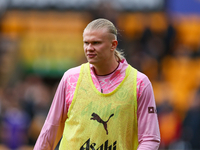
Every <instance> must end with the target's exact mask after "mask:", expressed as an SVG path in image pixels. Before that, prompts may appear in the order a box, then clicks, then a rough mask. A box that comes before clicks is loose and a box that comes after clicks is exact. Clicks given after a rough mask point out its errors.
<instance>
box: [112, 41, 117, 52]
mask: <svg viewBox="0 0 200 150" xmlns="http://www.w3.org/2000/svg"><path fill="white" fill-rule="evenodd" d="M117 45H118V41H117V40H113V41H112V47H111V50H112V51H114V50H115V49H116V48H117Z"/></svg>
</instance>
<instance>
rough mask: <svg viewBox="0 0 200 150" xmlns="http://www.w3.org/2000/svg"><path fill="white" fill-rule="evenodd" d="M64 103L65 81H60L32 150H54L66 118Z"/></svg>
mask: <svg viewBox="0 0 200 150" xmlns="http://www.w3.org/2000/svg"><path fill="white" fill-rule="evenodd" d="M66 111H67V110H66V102H65V81H64V77H63V78H62V79H61V81H60V83H59V85H58V88H57V90H56V94H55V96H54V99H53V102H52V104H51V107H50V110H49V113H48V116H47V118H46V120H45V123H44V125H43V128H42V130H41V132H40V135H39V137H38V139H37V142H36V144H35V147H34V150H52V149H55V147H56V145H57V144H58V142H59V140H60V139H61V137H62V134H63V129H64V124H65V120H66V118H67V112H66Z"/></svg>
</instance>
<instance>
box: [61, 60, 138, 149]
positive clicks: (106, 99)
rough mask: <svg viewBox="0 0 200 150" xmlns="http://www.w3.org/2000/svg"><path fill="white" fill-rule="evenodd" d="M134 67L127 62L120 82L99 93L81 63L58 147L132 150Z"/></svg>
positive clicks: (134, 139) (134, 144) (135, 133)
mask: <svg viewBox="0 0 200 150" xmlns="http://www.w3.org/2000/svg"><path fill="white" fill-rule="evenodd" d="M136 86H137V70H136V69H134V68H132V67H131V66H130V65H129V66H128V67H127V69H126V75H125V78H124V79H123V81H122V82H121V83H120V85H119V86H118V87H117V88H116V89H115V90H114V91H112V92H111V93H108V94H103V93H100V92H99V91H98V90H97V89H96V87H95V85H94V84H93V81H92V77H91V74H90V66H89V63H86V64H83V65H82V66H81V71H80V76H79V79H78V82H77V86H76V90H75V93H74V98H73V101H72V104H71V106H70V108H69V111H68V118H67V120H66V122H65V128H64V133H63V137H62V140H61V143H60V148H59V149H60V150H136V149H137V147H138V128H137V96H136Z"/></svg>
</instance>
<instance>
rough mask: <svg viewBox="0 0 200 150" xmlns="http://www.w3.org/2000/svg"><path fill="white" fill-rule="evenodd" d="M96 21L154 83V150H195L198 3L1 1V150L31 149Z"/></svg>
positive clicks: (199, 119)
mask: <svg viewBox="0 0 200 150" xmlns="http://www.w3.org/2000/svg"><path fill="white" fill-rule="evenodd" d="M99 17H103V18H107V19H109V20H111V21H112V22H114V23H115V25H116V26H117V28H118V30H119V37H118V38H119V48H120V49H123V50H124V52H125V56H126V59H127V61H128V62H129V63H130V64H131V65H132V66H134V67H135V68H137V69H138V70H140V71H142V72H143V73H145V74H146V75H147V76H148V77H149V79H150V80H151V82H152V85H153V88H154V93H155V99H156V103H157V110H158V111H157V112H158V117H159V124H160V131H161V138H162V142H161V145H160V150H179V149H180V150H199V149H200V1H199V0H182V1H179V0H142V1H140V0H57V1H56V0H1V1H0V150H10V149H11V150H29V149H33V146H34V144H35V142H36V139H37V137H38V135H39V132H40V130H41V128H42V125H43V123H44V120H45V118H46V115H47V113H48V110H49V107H50V105H51V102H52V99H53V96H54V94H55V90H56V88H57V85H58V83H59V81H60V79H61V77H62V75H63V73H64V72H65V71H66V70H67V69H69V68H71V67H74V66H77V65H80V64H81V63H83V62H86V60H85V57H84V54H83V47H82V44H83V43H82V31H83V29H84V28H85V26H86V25H87V24H88V23H89V22H90V21H91V20H93V19H95V18H99Z"/></svg>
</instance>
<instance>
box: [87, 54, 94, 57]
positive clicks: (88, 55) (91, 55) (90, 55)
mask: <svg viewBox="0 0 200 150" xmlns="http://www.w3.org/2000/svg"><path fill="white" fill-rule="evenodd" d="M95 56H96V54H87V57H88V58H94V57H95Z"/></svg>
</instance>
